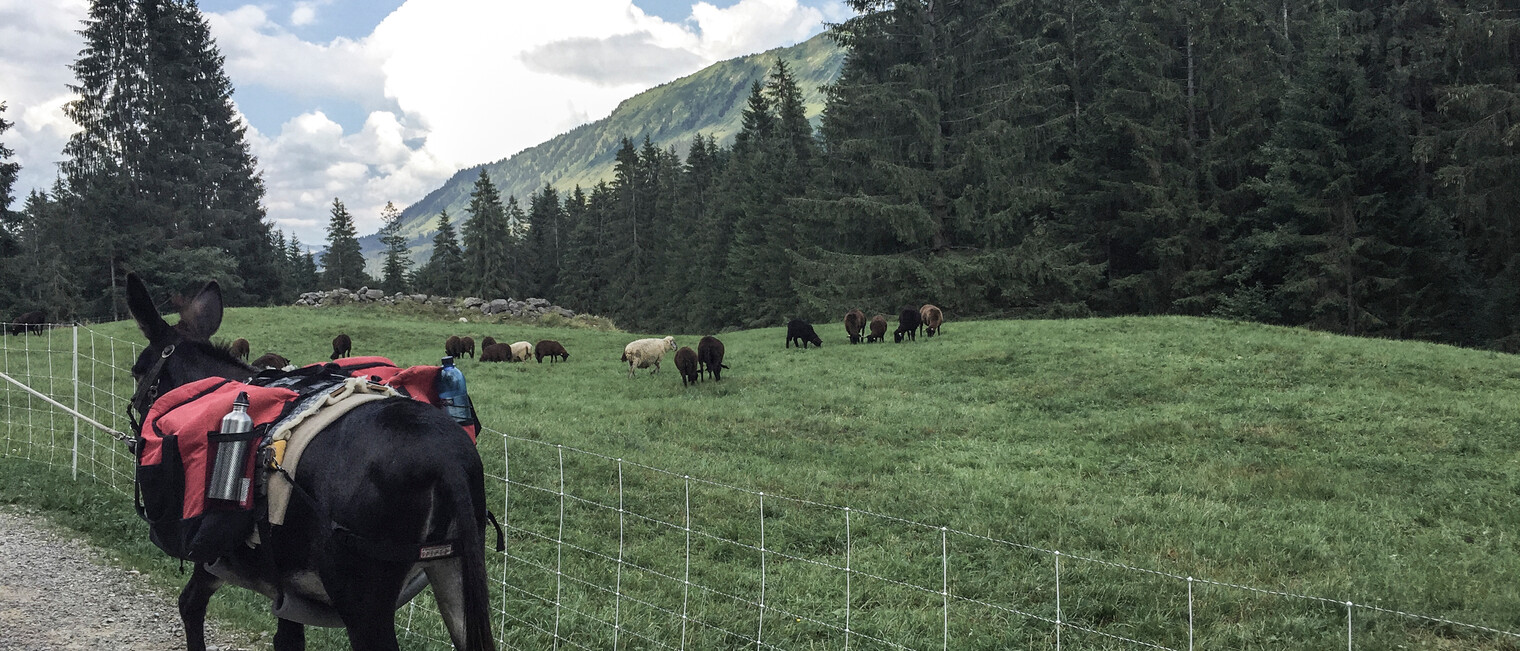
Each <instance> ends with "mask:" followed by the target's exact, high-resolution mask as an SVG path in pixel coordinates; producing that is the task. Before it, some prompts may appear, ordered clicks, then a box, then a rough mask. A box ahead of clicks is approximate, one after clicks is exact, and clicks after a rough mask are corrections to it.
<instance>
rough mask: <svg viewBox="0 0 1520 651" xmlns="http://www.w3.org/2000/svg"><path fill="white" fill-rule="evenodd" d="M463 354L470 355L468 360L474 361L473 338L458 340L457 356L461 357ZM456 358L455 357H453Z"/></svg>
mask: <svg viewBox="0 0 1520 651" xmlns="http://www.w3.org/2000/svg"><path fill="white" fill-rule="evenodd" d="M465 353H469V354H470V359H475V338H474V337H471V336H469V335H465V336H463V337H460V338H459V354H460V355H463V354H465ZM458 356H459V355H455V357H458Z"/></svg>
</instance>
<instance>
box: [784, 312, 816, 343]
mask: <svg viewBox="0 0 1520 651" xmlns="http://www.w3.org/2000/svg"><path fill="white" fill-rule="evenodd" d="M793 341H796V342H797V347H799V348H807V345H808V342H812V344H813V345H814V346H817V347H819V348H823V339H820V338H819V337H818V333H816V332H813V324H811V323H808V322H807V321H803V320H802V319H792V320H791V322H789V323H787V324H786V347H787V348H791V347H792V342H793Z"/></svg>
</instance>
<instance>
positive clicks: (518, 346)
mask: <svg viewBox="0 0 1520 651" xmlns="http://www.w3.org/2000/svg"><path fill="white" fill-rule="evenodd" d="M532 356H533V344H530V343H528V342H526V341H519V342H516V343H514V344H512V361H514V362H526V361H528V358H529V357H532Z"/></svg>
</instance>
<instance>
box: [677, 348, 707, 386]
mask: <svg viewBox="0 0 1520 651" xmlns="http://www.w3.org/2000/svg"><path fill="white" fill-rule="evenodd" d="M676 371H677V372H679V373H680V374H681V386H683V387H684V386H686V385H687V384H696V383H697V380H699V379H701V378H702V365H701V364H698V363H697V351H695V350H692V349H691V346H682V347H681V349H680V350H678V351H676Z"/></svg>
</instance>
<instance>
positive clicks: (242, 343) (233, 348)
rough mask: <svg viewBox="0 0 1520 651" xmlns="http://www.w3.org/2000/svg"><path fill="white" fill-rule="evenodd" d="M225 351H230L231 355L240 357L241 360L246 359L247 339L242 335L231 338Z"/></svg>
mask: <svg viewBox="0 0 1520 651" xmlns="http://www.w3.org/2000/svg"><path fill="white" fill-rule="evenodd" d="M227 352H229V353H232V356H233V357H236V358H238V359H241V360H247V359H248V340H247V339H244V338H242V337H238V338H237V339H233V340H232V343H231V344H228V345H227Z"/></svg>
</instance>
